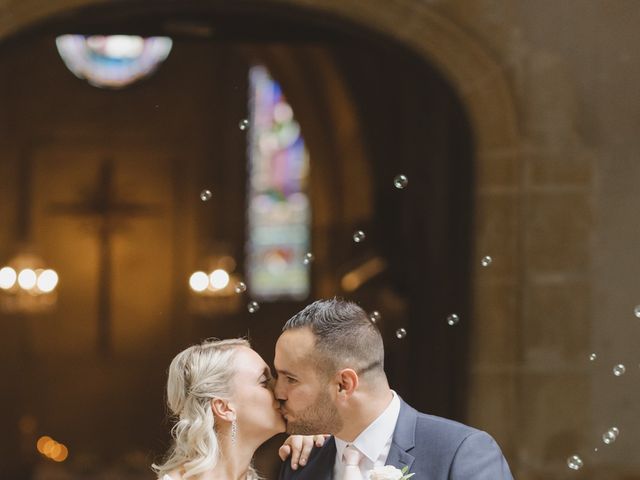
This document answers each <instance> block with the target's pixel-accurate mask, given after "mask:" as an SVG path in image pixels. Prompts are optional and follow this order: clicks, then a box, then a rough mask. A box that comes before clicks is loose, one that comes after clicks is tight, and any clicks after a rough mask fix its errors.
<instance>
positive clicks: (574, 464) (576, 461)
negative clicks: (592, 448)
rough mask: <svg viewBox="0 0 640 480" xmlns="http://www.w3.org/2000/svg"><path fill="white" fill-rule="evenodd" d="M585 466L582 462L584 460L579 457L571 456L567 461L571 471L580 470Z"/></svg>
mask: <svg viewBox="0 0 640 480" xmlns="http://www.w3.org/2000/svg"><path fill="white" fill-rule="evenodd" d="M583 465H584V463H583V462H582V459H581V458H580V457H579V456H578V455H571V456H570V457H569V458H568V459H567V466H568V467H569V468H570V469H571V470H580V469H581V468H582V466H583Z"/></svg>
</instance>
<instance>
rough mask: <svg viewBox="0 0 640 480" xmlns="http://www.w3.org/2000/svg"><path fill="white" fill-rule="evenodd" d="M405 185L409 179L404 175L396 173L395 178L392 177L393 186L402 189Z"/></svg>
mask: <svg viewBox="0 0 640 480" xmlns="http://www.w3.org/2000/svg"><path fill="white" fill-rule="evenodd" d="M407 185H409V179H408V178H407V177H406V175H402V174H400V175H396V178H394V179H393V186H394V187H396V188H397V189H398V190H402V189H403V188H405V187H406V186H407Z"/></svg>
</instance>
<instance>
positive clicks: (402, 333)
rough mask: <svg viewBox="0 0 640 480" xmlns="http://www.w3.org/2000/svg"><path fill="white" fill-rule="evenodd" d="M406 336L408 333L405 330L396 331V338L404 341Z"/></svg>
mask: <svg viewBox="0 0 640 480" xmlns="http://www.w3.org/2000/svg"><path fill="white" fill-rule="evenodd" d="M406 336H407V331H406V330H405V329H404V328H399V329H398V330H396V337H398V338H399V339H400V340H402V339H403V338H405V337H406Z"/></svg>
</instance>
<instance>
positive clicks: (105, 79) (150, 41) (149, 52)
mask: <svg viewBox="0 0 640 480" xmlns="http://www.w3.org/2000/svg"><path fill="white" fill-rule="evenodd" d="M172 43H173V42H172V40H171V39H170V38H168V37H149V38H142V37H138V36H133V35H109V36H104V35H93V36H88V37H85V36H84V35H61V36H59V37H58V38H56V46H57V47H58V53H59V54H60V57H62V60H63V61H64V63H65V65H66V66H67V68H68V69H69V70H71V72H73V74H74V75H75V76H76V77H78V78H81V79H84V80H87V82H89V83H90V84H91V85H94V86H96V87H101V88H123V87H125V86H127V85H130V84H131V83H133V82H135V81H137V80H139V79H141V78H144V77H146V76H148V75H150V74H151V73H153V72H154V71H155V70H156V68H158V66H159V65H160V64H161V63H162V62H163V61H164V60H165V59H166V58H167V56H168V55H169V52H171V47H172Z"/></svg>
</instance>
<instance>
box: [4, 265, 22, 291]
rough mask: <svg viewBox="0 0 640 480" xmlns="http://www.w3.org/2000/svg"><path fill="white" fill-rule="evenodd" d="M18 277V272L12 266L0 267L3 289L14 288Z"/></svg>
mask: <svg viewBox="0 0 640 480" xmlns="http://www.w3.org/2000/svg"><path fill="white" fill-rule="evenodd" d="M17 279H18V274H17V273H16V271H15V270H14V269H13V268H11V267H3V268H2V269H0V288H2V289H3V290H9V289H10V288H12V287H13V286H14V285H15V283H16V280H17Z"/></svg>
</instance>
